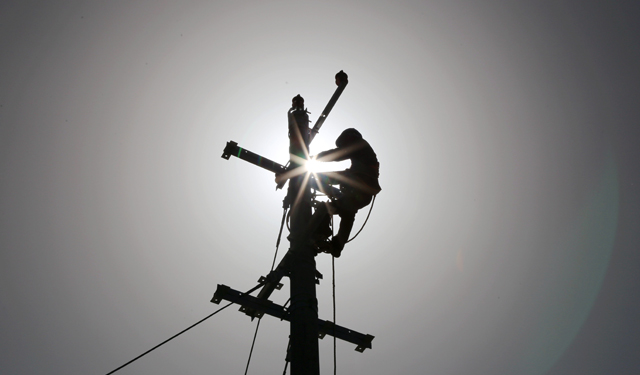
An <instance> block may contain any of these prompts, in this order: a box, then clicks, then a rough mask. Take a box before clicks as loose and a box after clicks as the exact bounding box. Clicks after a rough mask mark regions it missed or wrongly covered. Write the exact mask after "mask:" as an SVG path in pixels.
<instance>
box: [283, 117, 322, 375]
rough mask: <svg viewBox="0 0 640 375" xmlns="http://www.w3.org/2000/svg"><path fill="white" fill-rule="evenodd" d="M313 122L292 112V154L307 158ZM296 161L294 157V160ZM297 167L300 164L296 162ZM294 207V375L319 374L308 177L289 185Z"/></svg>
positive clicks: (291, 331) (314, 263)
mask: <svg viewBox="0 0 640 375" xmlns="http://www.w3.org/2000/svg"><path fill="white" fill-rule="evenodd" d="M308 124H309V119H308V115H307V113H306V111H305V110H304V109H303V108H298V109H296V110H292V111H291V112H290V113H289V138H290V142H291V143H290V148H289V151H290V153H291V154H293V155H297V156H299V157H302V158H303V159H306V156H307V155H308V146H309V125H308ZM292 159H293V158H292ZM292 164H293V166H294V167H297V166H298V165H296V164H297V163H295V162H294V161H293V160H292ZM289 198H290V201H291V202H292V207H291V237H290V238H291V249H290V251H289V252H290V253H291V256H292V259H291V268H290V275H289V277H290V279H291V305H290V307H289V311H290V313H291V330H290V334H291V375H319V374H320V362H319V354H318V300H317V299H316V284H315V272H316V262H315V252H314V250H313V248H312V245H311V241H310V236H309V233H308V231H307V226H308V224H309V220H310V219H311V189H310V187H309V185H308V184H307V183H306V181H305V175H304V174H303V175H300V176H297V177H294V178H293V179H291V181H290V182H289Z"/></svg>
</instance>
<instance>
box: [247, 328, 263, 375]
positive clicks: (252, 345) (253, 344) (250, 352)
mask: <svg viewBox="0 0 640 375" xmlns="http://www.w3.org/2000/svg"><path fill="white" fill-rule="evenodd" d="M261 321H262V317H260V318H258V324H256V332H255V333H254V334H253V342H252V343H251V350H250V351H249V359H248V360H247V367H246V368H245V369H244V375H247V372H248V371H249V363H251V354H253V347H254V346H255V344H256V337H258V328H260V322H261Z"/></svg>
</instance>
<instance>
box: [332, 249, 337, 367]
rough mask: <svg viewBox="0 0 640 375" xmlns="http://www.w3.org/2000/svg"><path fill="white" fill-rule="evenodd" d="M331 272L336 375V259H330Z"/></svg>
mask: <svg viewBox="0 0 640 375" xmlns="http://www.w3.org/2000/svg"><path fill="white" fill-rule="evenodd" d="M331 271H332V273H333V278H332V286H333V375H336V374H337V373H338V363H337V360H336V357H337V356H336V257H331Z"/></svg>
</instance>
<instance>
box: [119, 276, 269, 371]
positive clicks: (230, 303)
mask: <svg viewBox="0 0 640 375" xmlns="http://www.w3.org/2000/svg"><path fill="white" fill-rule="evenodd" d="M262 285H263V284H262V283H261V284H258V285H257V286H256V287H254V288H251V289H250V290H249V291H247V292H245V293H244V294H249V293H251V292H253V291H255V290H256V289H258V288H260V287H261V286H262ZM231 305H233V302H229V304H227V305H225V306H223V307H221V308H219V309H218V310H216V311H214V312H213V313H211V314H209V315H207V316H206V317H204V318H203V319H201V320H199V321H197V322H196V323H194V324H192V325H190V326H189V327H187V328H185V329H183V330H182V331H180V332H178V333H176V334H175V335H173V336H171V337H169V338H168V339H166V340H164V341H163V342H161V343H160V344H158V345H156V346H154V347H153V348H151V349H149V350H147V351H146V352H144V353H142V354H140V355H139V356H137V357H135V358H134V359H132V360H130V361H129V362H127V363H125V364H123V365H122V366H120V367H118V368H116V369H115V370H113V371H111V372H108V373H107V374H106V375H111V374H113V373H115V372H116V371H118V370H120V369H122V368H124V367H126V366H128V365H130V364H132V363H133V362H135V361H137V360H138V359H140V358H142V357H144V356H145V355H147V354H149V353H151V352H152V351H154V350H156V349H158V348H159V347H161V346H162V345H164V344H166V343H168V342H169V341H171V340H173V339H175V338H176V337H178V336H180V335H182V334H183V333H185V332H187V331H188V330H190V329H191V328H193V327H195V326H197V325H198V324H200V323H202V322H204V321H205V320H207V319H209V318H211V317H212V316H214V315H216V314H217V313H219V312H220V311H222V310H224V309H226V308H227V307H229V306H231Z"/></svg>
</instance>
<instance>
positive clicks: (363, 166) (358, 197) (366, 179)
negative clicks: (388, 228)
mask: <svg viewBox="0 0 640 375" xmlns="http://www.w3.org/2000/svg"><path fill="white" fill-rule="evenodd" d="M336 147H337V148H335V149H332V150H328V151H323V152H321V153H319V154H318V155H316V160H318V161H325V162H327V161H342V160H347V159H350V160H351V167H349V168H348V169H346V170H344V171H341V172H326V173H318V174H317V179H316V181H315V185H316V186H314V187H315V188H317V189H319V190H321V191H324V192H326V193H327V195H328V196H329V197H331V198H332V201H331V202H330V203H329V202H328V203H326V204H321V205H320V206H318V207H317V208H316V211H315V213H314V214H313V217H312V218H311V223H310V229H311V230H312V231H314V233H313V235H314V237H315V239H316V240H320V241H322V240H323V239H326V238H327V237H328V236H330V235H331V234H332V233H331V229H330V226H329V225H330V221H331V217H330V216H329V214H331V215H335V214H337V215H339V216H340V229H339V230H338V234H337V235H336V236H335V237H334V238H333V240H332V241H331V242H328V241H327V242H321V243H319V244H318V247H319V249H320V250H321V251H325V252H329V253H331V254H332V255H333V256H335V257H336V258H337V257H339V256H340V254H341V252H342V249H343V248H344V245H345V243H346V242H347V241H348V240H349V234H350V233H351V229H352V228H353V222H354V220H355V216H356V213H357V212H358V210H359V209H361V208H363V207H365V206H366V205H368V204H369V203H371V199H372V197H373V196H374V195H376V194H378V193H379V192H380V191H381V190H382V189H381V188H380V184H379V183H378V176H379V175H380V173H379V171H380V164H379V163H378V158H377V156H376V153H375V152H374V151H373V148H371V146H370V145H369V143H368V142H367V141H365V140H364V139H363V138H362V134H360V132H358V131H357V130H356V129H347V130H345V131H343V132H342V134H340V136H339V137H338V139H336ZM328 185H340V190H339V191H337V189H335V188H332V187H331V186H328ZM325 241H326V240H325Z"/></svg>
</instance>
